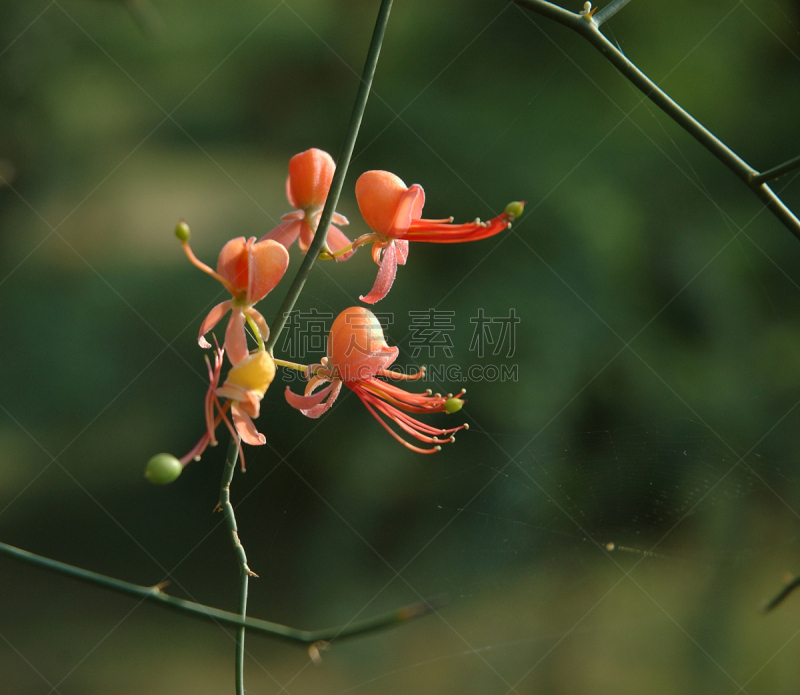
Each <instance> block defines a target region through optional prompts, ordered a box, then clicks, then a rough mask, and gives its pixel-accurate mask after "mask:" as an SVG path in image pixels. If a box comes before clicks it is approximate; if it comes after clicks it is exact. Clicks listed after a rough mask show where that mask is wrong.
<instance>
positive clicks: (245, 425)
mask: <svg viewBox="0 0 800 695" xmlns="http://www.w3.org/2000/svg"><path fill="white" fill-rule="evenodd" d="M231 415H233V425H234V427H236V431H237V432H238V433H239V436H240V437H241V438H242V441H243V442H246V443H247V444H250V445H252V446H259V445H260V444H266V443H267V438H266V437H265V436H264V435H263V434H261V432H259V431H258V430H257V429H256V426H255V424H254V423H253V420H252V419H251V418H250V416H249V415H248V414H247V413H245V412H242V411H241V410H240V409H239V408H238V407H237V404H236V403H234V404H233V405H232V406H231Z"/></svg>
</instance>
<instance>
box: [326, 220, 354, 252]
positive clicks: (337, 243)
mask: <svg viewBox="0 0 800 695" xmlns="http://www.w3.org/2000/svg"><path fill="white" fill-rule="evenodd" d="M326 241H327V243H328V248H329V249H330V250H331V251H333V252H334V253H336V252H337V251H341V250H342V249H343V248H344V247H345V246H350V239H348V238H347V237H346V236H345V235H344V234H343V233H342V230H340V229H339V228H338V227H334V226H333V225H331V226H330V227H329V228H328V238H327V239H326ZM353 253H354V252H353V251H348V252H347V253H343V254H342V255H341V256H337V257H336V260H337V261H346V260H347V259H348V258H350V256H352V255H353Z"/></svg>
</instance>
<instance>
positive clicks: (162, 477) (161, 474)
mask: <svg viewBox="0 0 800 695" xmlns="http://www.w3.org/2000/svg"><path fill="white" fill-rule="evenodd" d="M182 472H183V466H182V465H181V462H180V461H178V459H176V458H175V457H174V456H173V455H172V454H156V455H155V456H153V458H151V459H150V460H149V461H148V462H147V468H145V471H144V477H145V478H147V479H148V480H149V481H150V482H151V483H153V484H154V485H166V484H167V483H171V482H172V481H173V480H177V478H178V476H179V475H180V474H181V473H182Z"/></svg>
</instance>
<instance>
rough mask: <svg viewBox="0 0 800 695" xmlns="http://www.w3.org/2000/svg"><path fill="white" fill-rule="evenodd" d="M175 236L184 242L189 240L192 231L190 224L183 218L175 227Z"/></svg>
mask: <svg viewBox="0 0 800 695" xmlns="http://www.w3.org/2000/svg"><path fill="white" fill-rule="evenodd" d="M175 236H176V237H178V239H180V240H181V242H182V243H184V244H185V243H186V242H187V241H189V237H190V236H191V232H190V231H189V225H188V224H186V222H184V221H183V220H181V221H180V222H178V226H177V227H175Z"/></svg>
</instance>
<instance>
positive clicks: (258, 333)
mask: <svg viewBox="0 0 800 695" xmlns="http://www.w3.org/2000/svg"><path fill="white" fill-rule="evenodd" d="M244 317H245V319H247V325H248V326H250V329H251V330H252V331H253V334H254V335H255V338H256V342H257V343H258V349H259V350H260V351H261V352H263V351H264V350H265V349H266V348H265V347H264V337H263V336H262V335H261V331H260V330H259V328H258V325H257V324H256V322H255V321H253V319H252V318H251V316H250V314H247V313H245V315H244Z"/></svg>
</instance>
